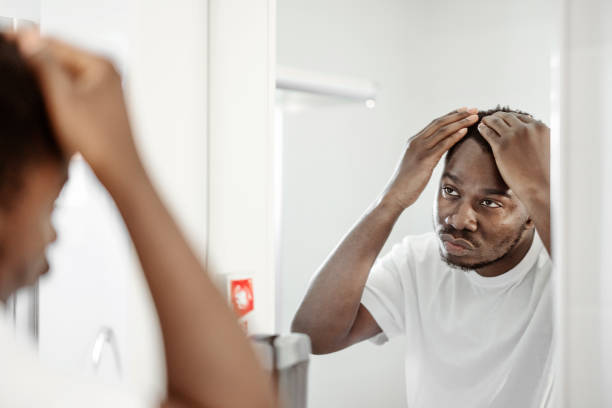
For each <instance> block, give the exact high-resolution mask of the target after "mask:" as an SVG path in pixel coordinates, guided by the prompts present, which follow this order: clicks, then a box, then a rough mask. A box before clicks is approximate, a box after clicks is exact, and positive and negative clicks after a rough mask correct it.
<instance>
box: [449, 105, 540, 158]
mask: <svg viewBox="0 0 612 408" xmlns="http://www.w3.org/2000/svg"><path fill="white" fill-rule="evenodd" d="M495 112H510V113H520V114H523V115H530V114H529V113H527V112H523V111H520V110H516V109H511V108H509V107H508V106H504V107H502V106H500V105H497V107H495V108H493V109H489V110H485V111H480V112H478V122H476V123H474V124H473V125H472V126H470V127H468V129H467V133H466V134H465V136H464V137H463V138H462V139H461V140H460V141H459V142H457V143H456V144H455V145H454V146H453V147H451V148H450V149H449V151H448V153H447V154H446V161H448V160H450V158H451V157H452V156H453V154H454V153H455V152H456V151H457V149H458V148H459V146H461V145H462V144H463V143H464V142H465V141H466V140H468V139H472V140H474V141H476V142H478V144H479V145H480V146H481V147H482V149H483V150H484V151H487V152H489V153H491V154H493V151H492V150H491V145H489V142H487V141H486V139H485V138H484V137H482V135H481V134H480V132H479V131H478V124H479V123H480V121H481V120H482V118H484V117H485V116H489V115H492V114H494V113H495Z"/></svg>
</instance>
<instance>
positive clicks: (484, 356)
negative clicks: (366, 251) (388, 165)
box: [361, 232, 553, 408]
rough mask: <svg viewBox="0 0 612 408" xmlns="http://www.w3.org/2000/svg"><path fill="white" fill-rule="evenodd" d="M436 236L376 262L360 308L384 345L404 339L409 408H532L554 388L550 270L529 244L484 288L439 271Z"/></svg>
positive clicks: (468, 277)
mask: <svg viewBox="0 0 612 408" xmlns="http://www.w3.org/2000/svg"><path fill="white" fill-rule="evenodd" d="M438 242H439V241H438V237H437V235H436V234H435V233H433V232H432V233H428V234H424V235H421V236H408V237H406V238H405V239H404V240H403V241H402V242H401V243H400V244H397V245H395V246H394V247H393V249H392V250H391V252H390V253H389V254H387V255H386V256H384V257H383V258H381V259H379V260H378V261H377V262H376V263H375V265H374V267H373V268H372V271H371V273H370V277H369V279H368V282H367V284H366V287H365V290H364V293H363V297H362V300H361V303H362V304H363V305H364V306H365V307H366V308H367V309H368V311H369V312H370V313H371V314H372V316H373V317H374V319H375V320H376V322H377V323H378V325H379V326H380V328H381V329H382V333H380V334H379V335H377V336H376V337H374V338H373V339H372V341H374V342H375V343H377V344H382V343H384V342H386V341H387V340H388V339H390V338H392V337H394V336H397V335H406V336H407V339H408V350H407V355H406V386H407V398H408V406H409V407H410V408H440V407H454V408H463V407H464V408H481V407H482V408H484V407H487V408H497V407H504V408H505V407H521V408H532V407H533V408H540V407H545V406H548V405H547V404H549V399H550V393H551V389H552V384H553V368H552V364H553V361H552V360H553V302H552V283H551V273H552V262H551V260H550V257H549V256H548V253H547V251H546V249H545V248H544V246H543V245H542V242H541V241H540V239H539V237H538V236H537V234H536V235H535V237H534V240H533V244H532V246H531V248H530V249H529V251H528V252H527V254H526V255H525V257H524V258H523V259H522V260H521V261H520V262H519V264H518V265H516V267H514V268H512V269H511V270H509V271H508V272H506V273H504V274H502V275H500V276H497V277H492V278H487V277H483V276H481V275H479V274H478V273H476V272H475V271H469V272H466V271H463V270H460V269H456V268H452V267H450V266H449V265H447V264H446V263H445V262H444V261H443V260H442V259H441V257H440V252H439V247H438V245H439V244H438Z"/></svg>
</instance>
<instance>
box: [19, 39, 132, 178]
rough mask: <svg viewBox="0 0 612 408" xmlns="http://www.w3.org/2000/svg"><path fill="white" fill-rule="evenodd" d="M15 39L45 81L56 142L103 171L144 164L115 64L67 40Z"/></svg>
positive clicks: (39, 77)
mask: <svg viewBox="0 0 612 408" xmlns="http://www.w3.org/2000/svg"><path fill="white" fill-rule="evenodd" d="M15 39H16V41H17V44H18V45H19V48H20V50H21V52H22V54H23V56H24V57H25V58H27V60H28V62H29V64H30V66H31V67H32V69H33V70H34V71H35V72H36V74H37V77H38V80H39V82H40V86H41V89H42V91H43V95H44V97H45V104H46V107H47V111H48V114H49V119H50V120H51V124H52V126H53V130H54V133H55V136H56V138H57V142H58V143H59V145H60V147H61V148H62V150H63V151H64V153H65V155H66V156H67V157H68V158H69V157H70V156H71V155H72V154H73V153H75V152H80V153H81V154H82V155H83V157H84V158H85V160H87V162H88V163H89V165H90V166H91V167H92V168H93V170H94V171H95V172H96V174H98V177H100V174H99V173H101V172H105V171H108V170H113V171H115V169H118V168H119V166H118V164H121V165H123V166H126V165H133V164H135V163H139V158H138V155H137V153H136V147H135V145H134V141H133V138H132V132H131V129H130V123H129V120H128V114H127V109H126V106H125V101H124V96H123V89H122V87H121V78H120V76H119V74H118V73H117V71H116V70H115V68H114V67H113V65H112V63H111V62H110V61H109V60H108V59H106V58H102V57H100V56H97V55H94V54H91V53H89V52H87V51H84V50H81V49H78V48H76V47H73V46H71V45H69V44H66V43H64V42H62V41H59V40H56V39H51V38H46V37H40V36H39V35H38V33H37V32H36V31H24V32H19V33H17V34H16V35H15Z"/></svg>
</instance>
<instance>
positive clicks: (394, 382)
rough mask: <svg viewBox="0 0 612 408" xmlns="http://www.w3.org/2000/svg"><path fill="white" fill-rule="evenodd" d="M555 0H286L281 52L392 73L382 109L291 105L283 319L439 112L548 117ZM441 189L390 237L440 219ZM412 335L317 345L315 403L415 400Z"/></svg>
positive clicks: (359, 71)
mask: <svg viewBox="0 0 612 408" xmlns="http://www.w3.org/2000/svg"><path fill="white" fill-rule="evenodd" d="M554 1H555V0H546V1H541V2H537V4H532V2H528V1H526V0H521V1H516V2H498V1H496V2H492V1H484V0H483V1H476V0H468V1H463V2H454V1H450V0H437V1H424V0H422V1H421V0H419V1H403V0H381V1H377V2H371V1H366V0H352V1H349V0H335V1H323V0H311V1H308V2H303V1H298V0H279V1H278V33H277V34H278V62H279V64H282V65H286V66H294V67H298V68H305V69H312V70H316V71H323V72H329V73H335V74H346V75H351V76H359V77H365V78H369V79H373V80H376V81H378V82H379V83H380V84H381V86H382V88H381V91H380V94H379V98H378V100H377V104H376V108H375V109H374V110H367V109H366V108H364V107H363V106H357V105H336V106H326V107H321V108H317V109H313V110H306V111H302V112H300V113H287V114H285V116H284V132H283V144H284V150H283V163H284V164H283V179H284V180H283V218H282V251H281V254H282V260H281V271H282V276H281V279H282V290H281V294H280V295H281V316H280V323H281V328H283V329H284V330H287V329H288V327H289V322H290V320H291V318H292V316H293V314H294V312H295V310H296V308H297V306H298V304H299V301H300V299H301V297H302V296H303V294H304V292H305V290H306V286H307V283H308V280H309V279H310V277H311V275H312V273H313V272H314V271H315V270H316V269H317V268H318V266H319V265H320V263H321V262H322V261H323V260H324V259H325V257H326V256H327V254H328V253H329V251H330V250H331V249H332V248H333V247H334V246H335V245H336V244H337V242H338V241H339V240H340V239H341V237H342V236H343V235H344V234H345V233H346V231H347V230H348V229H349V228H350V227H351V225H352V224H353V223H354V222H355V221H356V220H357V218H358V217H359V216H360V215H361V214H362V213H363V211H364V210H365V209H366V207H367V206H368V205H369V204H370V203H371V202H372V201H373V200H374V199H375V197H376V196H377V195H378V194H379V193H380V191H381V190H382V188H383V187H384V184H385V182H386V181H387V179H388V178H389V176H390V175H391V173H392V170H393V168H394V166H395V164H396V160H397V159H398V158H399V155H400V153H401V150H402V147H403V145H404V143H405V142H406V140H407V139H408V138H409V137H410V136H412V135H413V134H414V133H415V132H417V131H418V130H420V129H421V128H423V127H424V126H425V125H426V124H427V123H428V122H429V121H430V120H431V119H433V118H434V117H436V116H439V115H441V114H444V113H446V112H448V111H450V110H452V109H454V108H457V107H460V106H464V105H468V106H475V107H478V108H482V109H487V108H490V107H494V106H495V105H497V104H498V103H499V104H504V105H505V104H509V105H510V106H512V107H515V108H520V109H523V110H527V111H529V112H531V113H533V114H534V115H536V116H537V117H539V118H542V119H543V120H544V121H546V122H548V117H549V88H550V74H549V57H550V50H551V44H552V36H553V34H554V32H555V31H554V30H553V19H552V18H550V17H549V10H550V8H551V7H553V5H554ZM436 174H439V173H436ZM436 174H434V178H433V180H434V181H435V182H437V177H439V176H437V175H436ZM434 192H435V185H433V184H431V183H430V185H429V186H428V187H427V189H426V191H425V192H424V193H423V195H422V197H421V198H420V200H419V201H418V202H417V203H416V204H415V205H414V206H413V207H411V208H410V209H409V210H408V211H406V213H405V214H404V215H403V216H402V218H401V220H400V222H399V223H398V225H397V226H396V228H395V230H394V232H393V233H392V235H391V237H390V239H389V243H393V242H397V241H398V240H399V239H400V238H401V236H403V235H405V234H415V233H420V232H425V231H429V230H431V208H432V202H433V197H434ZM388 248H389V244H388V245H387V246H386V248H385V249H384V250H383V253H384V252H386V250H388ZM403 347H404V342H403V341H402V340H401V339H400V340H396V341H392V342H390V343H389V344H387V345H385V346H383V347H376V346H373V345H371V344H369V343H364V344H360V345H357V346H354V347H352V348H350V349H348V350H345V351H342V352H339V353H336V354H334V355H328V356H320V357H318V356H315V357H313V363H312V366H311V378H310V381H311V382H310V392H309V397H310V406H312V407H317V408H320V407H339V406H351V407H372V406H389V407H398V406H405V404H406V403H405V396H404V389H405V386H404V374H403V370H404V368H403V364H404V351H403Z"/></svg>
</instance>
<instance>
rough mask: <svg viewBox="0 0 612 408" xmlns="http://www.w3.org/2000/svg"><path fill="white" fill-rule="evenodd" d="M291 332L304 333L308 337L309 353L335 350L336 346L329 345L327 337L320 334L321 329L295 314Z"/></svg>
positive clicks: (317, 353) (319, 353)
mask: <svg viewBox="0 0 612 408" xmlns="http://www.w3.org/2000/svg"><path fill="white" fill-rule="evenodd" d="M291 332H292V333H301V334H305V335H307V336H308V337H309V338H310V346H311V353H312V354H315V355H321V354H329V353H333V352H334V351H337V350H338V348H336V347H333V346H332V345H330V342H329V340H328V339H325V338H324V337H323V336H321V335H320V333H321V331H320V330H317V329H316V328H315V327H312V326H311V325H308V324H306V323H305V322H304V321H303V320H301V319H300V318H299V316H297V315H296V316H295V317H294V318H293V321H292V322H291Z"/></svg>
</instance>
